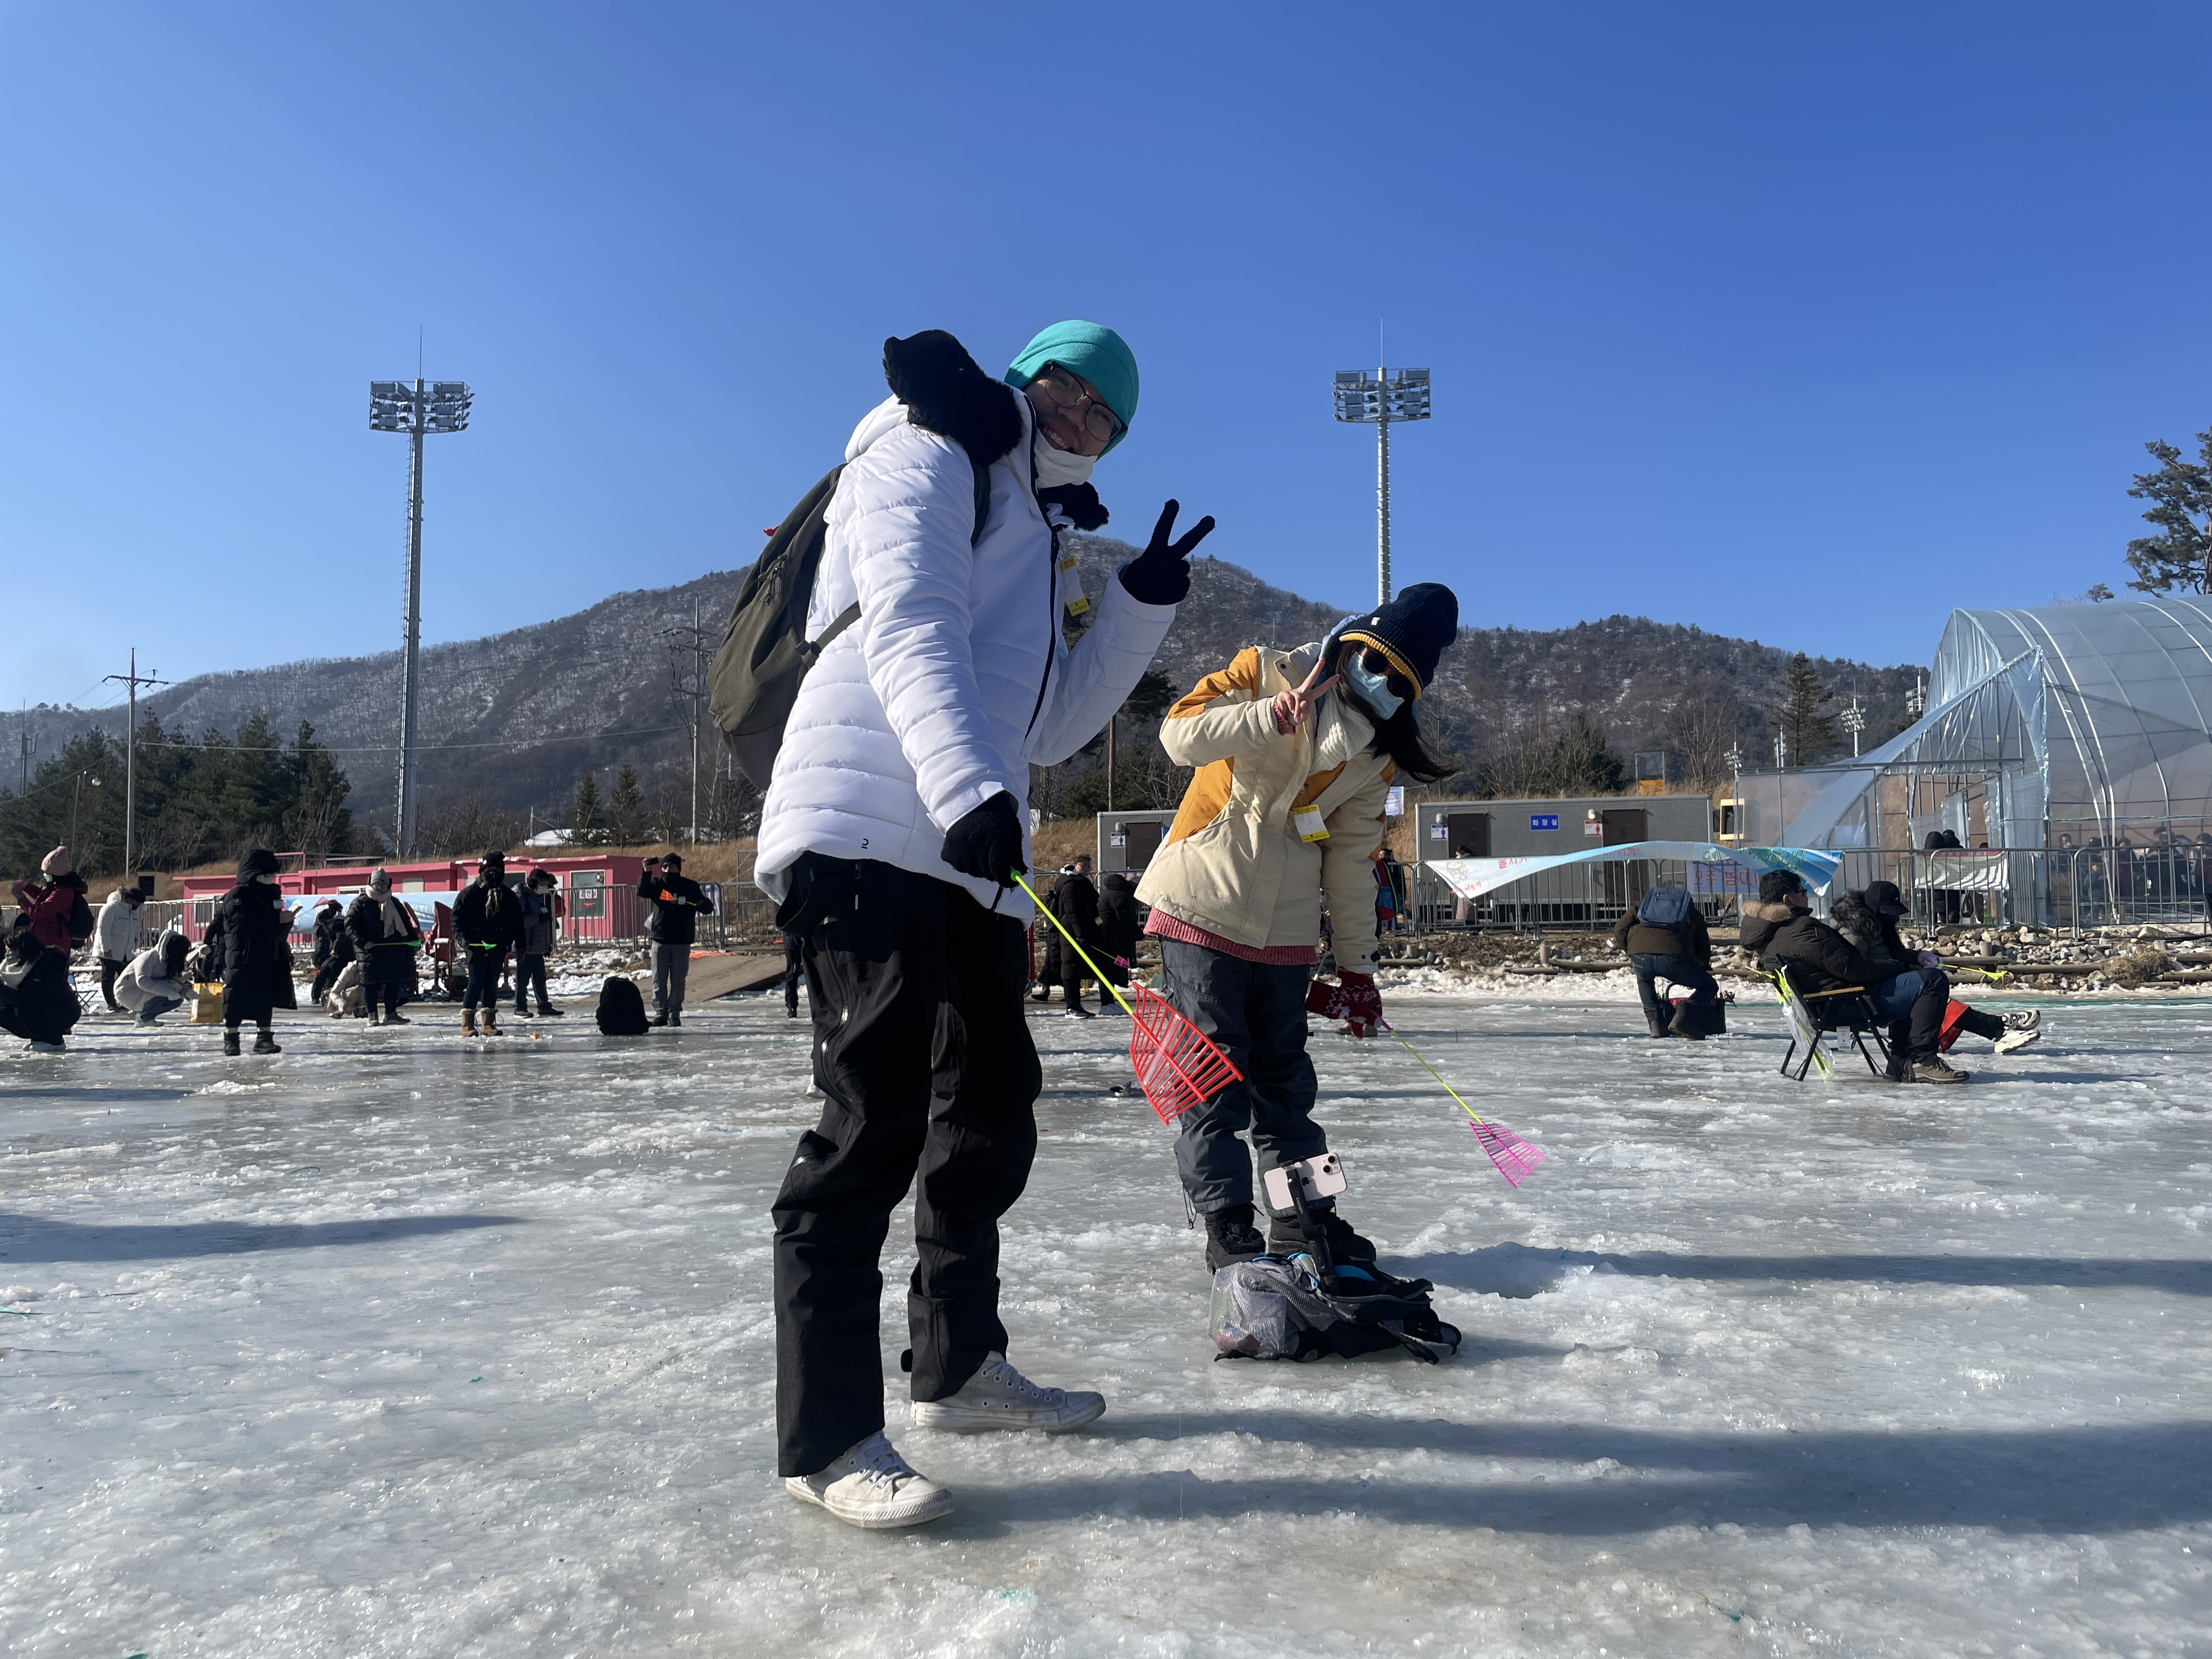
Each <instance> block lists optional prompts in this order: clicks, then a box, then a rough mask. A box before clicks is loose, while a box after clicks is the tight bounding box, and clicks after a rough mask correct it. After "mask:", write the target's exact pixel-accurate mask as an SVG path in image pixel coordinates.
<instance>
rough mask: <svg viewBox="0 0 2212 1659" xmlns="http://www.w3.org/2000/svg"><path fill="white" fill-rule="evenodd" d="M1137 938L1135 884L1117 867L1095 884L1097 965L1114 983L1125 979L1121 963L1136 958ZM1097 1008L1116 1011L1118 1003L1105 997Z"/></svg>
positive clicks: (1125, 975)
mask: <svg viewBox="0 0 2212 1659" xmlns="http://www.w3.org/2000/svg"><path fill="white" fill-rule="evenodd" d="M1137 939H1138V921H1137V884H1136V883H1135V882H1133V881H1132V880H1131V879H1130V878H1128V877H1127V876H1125V875H1123V874H1122V873H1121V872H1120V871H1118V870H1117V871H1115V872H1114V873H1113V874H1111V875H1109V876H1107V877H1105V878H1103V879H1101V880H1100V882H1099V884H1098V948H1099V951H1100V956H1099V959H1098V965H1099V966H1100V967H1101V968H1103V969H1105V970H1106V971H1107V972H1108V973H1109V974H1111V975H1113V976H1114V983H1115V984H1116V985H1121V986H1126V985H1127V984H1128V982H1129V970H1128V969H1127V967H1125V966H1123V963H1130V962H1133V961H1135V960H1136V957H1137ZM1116 957H1119V958H1120V960H1119V961H1116V960H1115V958H1116ZM1098 1012H1100V1013H1102V1014H1103V1013H1119V1012H1121V1007H1120V1005H1119V1004H1117V1003H1115V1000H1113V998H1111V997H1108V998H1107V999H1106V1000H1104V1001H1103V1002H1101V1003H1100V1004H1099V1005H1098Z"/></svg>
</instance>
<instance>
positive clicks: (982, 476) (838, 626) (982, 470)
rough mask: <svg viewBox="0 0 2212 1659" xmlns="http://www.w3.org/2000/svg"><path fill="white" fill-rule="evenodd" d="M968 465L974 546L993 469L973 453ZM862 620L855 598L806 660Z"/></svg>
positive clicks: (808, 650)
mask: <svg viewBox="0 0 2212 1659" xmlns="http://www.w3.org/2000/svg"><path fill="white" fill-rule="evenodd" d="M968 465H969V467H970V468H971V469H973V471H974V472H975V532H974V533H973V534H972V535H970V536H969V538H968V545H969V547H971V548H973V547H975V546H976V545H978V544H980V543H981V541H982V539H983V520H984V518H985V516H986V515H987V514H988V513H989V512H990V510H991V469H990V468H989V467H987V466H986V465H983V464H982V463H981V462H980V461H978V460H977V459H975V457H974V456H973V455H970V456H969V458H968ZM858 621H860V601H859V600H858V599H855V600H854V602H853V603H852V604H850V605H847V606H846V607H845V608H844V609H843V610H842V611H839V612H838V613H837V620H836V621H835V622H833V623H830V624H829V627H828V628H826V629H823V633H822V637H821V638H820V639H818V640H817V641H814V643H813V644H811V645H810V646H808V647H806V660H807V663H808V664H809V665H810V666H811V665H812V664H813V663H815V662H817V660H819V659H820V658H821V655H822V653H823V652H824V651H827V650H828V649H829V641H832V640H834V639H836V637H837V636H838V635H840V634H842V633H843V632H844V631H845V630H846V629H848V628H850V627H851V626H852V625H853V624H854V623H856V622H858Z"/></svg>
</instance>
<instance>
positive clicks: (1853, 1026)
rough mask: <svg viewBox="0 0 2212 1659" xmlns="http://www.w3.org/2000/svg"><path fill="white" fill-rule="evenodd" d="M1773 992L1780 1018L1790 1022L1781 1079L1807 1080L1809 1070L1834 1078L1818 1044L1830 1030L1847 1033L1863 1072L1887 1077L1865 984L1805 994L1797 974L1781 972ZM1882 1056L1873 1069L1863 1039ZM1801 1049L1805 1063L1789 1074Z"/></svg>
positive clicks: (1883, 1046) (1885, 1053)
mask: <svg viewBox="0 0 2212 1659" xmlns="http://www.w3.org/2000/svg"><path fill="white" fill-rule="evenodd" d="M1774 984H1775V988H1776V990H1778V992H1779V993H1780V994H1781V997H1782V1012H1783V1017H1784V1018H1786V1019H1787V1020H1788V1021H1789V1022H1790V1048H1789V1052H1788V1053H1786V1054H1784V1055H1783V1056H1782V1075H1783V1076H1784V1077H1787V1078H1795V1079H1796V1080H1797V1081H1798V1082H1800V1083H1802V1082H1803V1081H1804V1080H1805V1073H1807V1072H1808V1070H1810V1069H1811V1068H1812V1067H1813V1066H1816V1065H1817V1066H1819V1067H1820V1075H1821V1076H1822V1077H1823V1078H1828V1077H1833V1076H1834V1075H1835V1068H1834V1067H1832V1066H1830V1065H1829V1064H1828V1057H1827V1055H1826V1054H1823V1053H1822V1052H1821V1050H1820V1039H1821V1038H1822V1037H1823V1036H1826V1035H1827V1034H1828V1033H1829V1032H1831V1031H1849V1032H1850V1035H1851V1041H1852V1042H1854V1043H1855V1044H1857V1047H1858V1051H1859V1058H1860V1059H1862V1060H1865V1061H1866V1063H1867V1070H1869V1072H1872V1073H1874V1074H1875V1076H1876V1077H1887V1076H1888V1075H1889V1044H1888V1043H1887V1042H1884V1041H1883V1039H1882V1024H1881V1016H1880V1015H1879V1014H1878V1013H1876V1012H1875V1006H1874V999H1873V998H1872V997H1870V996H1869V995H1868V994H1867V988H1866V987H1865V986H1863V985H1846V986H1843V987H1840V988H1838V989H1837V990H1833V991H1813V992H1808V991H1806V990H1805V988H1804V987H1803V985H1802V983H1801V982H1800V981H1799V980H1798V978H1797V974H1796V969H1793V968H1784V969H1779V970H1778V971H1777V972H1776V974H1775V975H1774ZM1869 1037H1872V1038H1873V1039H1874V1046H1875V1048H1876V1049H1878V1050H1880V1051H1881V1064H1880V1065H1878V1066H1877V1065H1876V1064H1875V1058H1874V1055H1873V1054H1869V1052H1868V1051H1867V1039H1868V1038H1869ZM1799 1048H1803V1049H1804V1050H1805V1058H1804V1059H1802V1060H1798V1061H1797V1069H1796V1071H1795V1072H1792V1071H1791V1070H1790V1061H1791V1060H1796V1056H1797V1050H1798V1049H1799Z"/></svg>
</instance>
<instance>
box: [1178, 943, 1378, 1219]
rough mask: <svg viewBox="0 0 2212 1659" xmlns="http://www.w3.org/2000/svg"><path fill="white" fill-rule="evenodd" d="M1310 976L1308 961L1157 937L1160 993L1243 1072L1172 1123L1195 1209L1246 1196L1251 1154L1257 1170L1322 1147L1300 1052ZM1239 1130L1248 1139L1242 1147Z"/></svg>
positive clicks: (1243, 1200) (1305, 1057) (1244, 1200)
mask: <svg viewBox="0 0 2212 1659" xmlns="http://www.w3.org/2000/svg"><path fill="white" fill-rule="evenodd" d="M1312 982H1313V965H1312V964H1311V963H1298V964H1297V965H1294V966H1287V967H1286V966H1283V965H1280V964H1271V963H1257V962H1246V961H1244V960H1243V959H1242V958H1240V957H1232V956H1231V955H1229V954H1228V953H1227V952H1226V951H1215V950H1210V949H1208V948H1207V947H1206V946H1205V945H1193V944H1190V943H1189V942H1188V941H1187V940H1184V939H1162V940H1161V941H1160V976H1159V979H1158V981H1157V983H1158V990H1159V993H1160V994H1161V995H1162V996H1164V997H1165V998H1166V999H1167V1000H1169V1001H1170V1002H1171V1003H1173V1004H1174V1005H1175V1006H1176V1009H1177V1010H1178V1011H1179V1012H1181V1013H1182V1016H1183V1018H1186V1019H1188V1021H1189V1022H1190V1023H1191V1024H1194V1025H1195V1026H1197V1027H1198V1029H1199V1030H1201V1031H1203V1032H1205V1033H1206V1036H1209V1037H1212V1039H1213V1041H1214V1043H1215V1044H1216V1046H1218V1048H1220V1050H1221V1052H1222V1053H1223V1054H1226V1055H1228V1056H1229V1059H1230V1061H1231V1063H1232V1064H1233V1065H1234V1066H1236V1067H1237V1070H1238V1071H1240V1072H1242V1073H1243V1074H1244V1077H1243V1081H1242V1082H1240V1083H1231V1084H1230V1085H1228V1086H1227V1087H1225V1088H1224V1089H1223V1090H1222V1091H1221V1092H1220V1093H1219V1094H1218V1095H1216V1096H1214V1097H1213V1098H1212V1099H1211V1100H1209V1101H1207V1102H1206V1104H1205V1105H1203V1106H1200V1107H1198V1108H1196V1109H1194V1110H1192V1111H1188V1112H1186V1113H1184V1114H1183V1115H1182V1120H1181V1121H1179V1122H1178V1123H1177V1124H1176V1173H1177V1174H1179V1175H1180V1176H1182V1189H1183V1191H1184V1192H1185V1193H1187V1194H1189V1197H1190V1203H1191V1207H1192V1208H1193V1209H1194V1210H1196V1211H1197V1212H1199V1213H1200V1215H1212V1213H1213V1212H1215V1211H1217V1210H1226V1209H1230V1208H1231V1207H1233V1206H1237V1205H1240V1204H1249V1203H1251V1202H1253V1188H1252V1158H1253V1155H1254V1153H1256V1154H1258V1157H1259V1160H1260V1168H1261V1170H1262V1171H1263V1172H1264V1171H1266V1170H1272V1169H1274V1168H1276V1167H1277V1166H1278V1165H1279V1164H1296V1163H1297V1162H1298V1161H1299V1160H1300V1159H1301V1158H1316V1157H1319V1156H1320V1155H1321V1154H1322V1152H1327V1151H1328V1135H1327V1134H1326V1133H1323V1132H1322V1127H1321V1125H1319V1124H1318V1123H1316V1122H1315V1121H1313V1109H1314V1097H1315V1095H1316V1092H1317V1089H1318V1085H1317V1084H1316V1081H1315V1078H1314V1064H1313V1060H1312V1057H1311V1056H1310V1055H1309V1054H1307V1053H1306V987H1308V986H1309V985H1310V984H1311V983H1312ZM1239 1134H1243V1135H1247V1136H1249V1138H1250V1139H1251V1142H1252V1151H1251V1152H1246V1151H1245V1150H1244V1143H1243V1141H1242V1140H1239V1139H1237V1136H1238V1135H1239ZM1261 1207H1262V1208H1266V1207H1267V1206H1264V1205H1263V1206H1261ZM1331 1207H1334V1205H1333V1204H1332V1205H1331Z"/></svg>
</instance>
